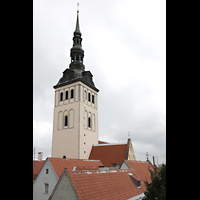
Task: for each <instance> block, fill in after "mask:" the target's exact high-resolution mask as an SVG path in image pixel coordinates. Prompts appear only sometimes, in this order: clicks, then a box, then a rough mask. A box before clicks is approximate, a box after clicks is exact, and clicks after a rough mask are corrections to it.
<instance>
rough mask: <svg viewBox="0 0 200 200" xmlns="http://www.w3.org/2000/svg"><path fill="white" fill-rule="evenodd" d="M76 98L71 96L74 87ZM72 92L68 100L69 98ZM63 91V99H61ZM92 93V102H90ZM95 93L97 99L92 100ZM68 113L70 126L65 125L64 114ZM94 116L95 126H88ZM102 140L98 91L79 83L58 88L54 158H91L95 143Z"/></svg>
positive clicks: (93, 122)
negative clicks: (99, 128) (99, 131)
mask: <svg viewBox="0 0 200 200" xmlns="http://www.w3.org/2000/svg"><path fill="white" fill-rule="evenodd" d="M72 89H73V90H74V98H73V99H71V98H70V94H71V90H72ZM65 91H68V100H65ZM61 92H63V94H64V95H63V101H59V98H60V93H61ZM88 93H90V94H91V101H90V102H89V101H88ZM92 95H94V100H95V102H94V103H92ZM65 115H68V126H64V117H65ZM88 117H91V128H89V127H88ZM97 143H98V109H97V92H96V91H94V90H93V89H91V88H90V87H88V86H87V85H85V84H83V83H82V82H80V81H79V82H76V83H73V84H70V85H67V86H63V87H60V88H57V89H56V90H55V107H54V121H53V138H52V157H63V155H66V157H67V158H83V159H87V158H88V157H89V154H90V150H91V147H92V145H93V144H97Z"/></svg>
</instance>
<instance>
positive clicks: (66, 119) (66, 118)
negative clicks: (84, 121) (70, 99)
mask: <svg viewBox="0 0 200 200" xmlns="http://www.w3.org/2000/svg"><path fill="white" fill-rule="evenodd" d="M65 126H68V116H67V115H66V116H65Z"/></svg>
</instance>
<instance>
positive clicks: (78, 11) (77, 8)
mask: <svg viewBox="0 0 200 200" xmlns="http://www.w3.org/2000/svg"><path fill="white" fill-rule="evenodd" d="M77 13H79V3H77Z"/></svg>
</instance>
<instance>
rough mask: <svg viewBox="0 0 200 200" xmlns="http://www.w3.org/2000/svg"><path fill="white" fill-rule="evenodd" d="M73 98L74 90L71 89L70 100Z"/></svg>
mask: <svg viewBox="0 0 200 200" xmlns="http://www.w3.org/2000/svg"><path fill="white" fill-rule="evenodd" d="M73 98H74V90H73V89H72V90H71V99H73Z"/></svg>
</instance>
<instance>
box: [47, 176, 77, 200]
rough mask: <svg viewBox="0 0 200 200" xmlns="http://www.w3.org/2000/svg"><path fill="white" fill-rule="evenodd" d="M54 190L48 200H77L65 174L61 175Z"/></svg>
mask: <svg viewBox="0 0 200 200" xmlns="http://www.w3.org/2000/svg"><path fill="white" fill-rule="evenodd" d="M54 190H55V191H54V192H53V193H52V195H51V197H50V198H49V200H78V197H77V195H76V192H75V190H74V187H73V185H72V183H71V181H70V179H69V177H68V176H67V174H64V175H63V177H62V178H61V179H60V181H59V182H58V185H56V187H55V189H54Z"/></svg>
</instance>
